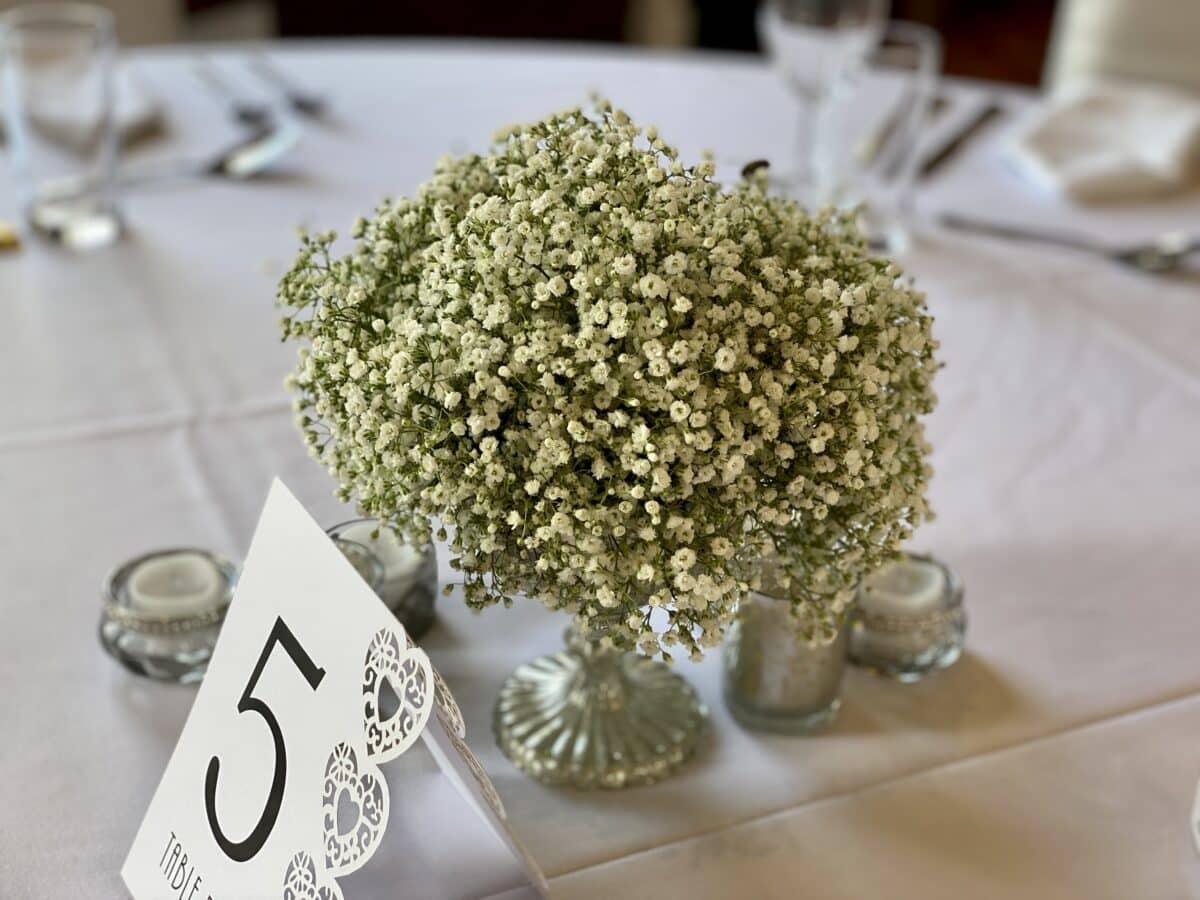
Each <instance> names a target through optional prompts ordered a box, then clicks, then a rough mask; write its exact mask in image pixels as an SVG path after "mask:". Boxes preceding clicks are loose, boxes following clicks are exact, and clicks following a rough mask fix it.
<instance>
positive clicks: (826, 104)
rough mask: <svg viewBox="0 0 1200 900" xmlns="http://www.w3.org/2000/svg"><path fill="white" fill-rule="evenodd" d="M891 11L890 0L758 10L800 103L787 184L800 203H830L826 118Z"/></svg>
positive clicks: (782, 2)
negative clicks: (822, 136)
mask: <svg viewBox="0 0 1200 900" xmlns="http://www.w3.org/2000/svg"><path fill="white" fill-rule="evenodd" d="M888 7H889V0H767V2H765V3H764V4H763V5H762V6H761V7H760V8H759V13H758V31H759V37H760V39H761V40H762V43H763V45H764V46H765V47H766V49H767V53H768V55H769V56H770V59H771V62H772V64H773V65H774V67H775V68H776V69H777V70H778V71H779V72H780V74H782V75H783V78H784V80H785V82H786V83H787V85H788V87H789V88H790V89H791V90H792V91H793V93H795V95H796V97H797V99H798V101H799V116H798V120H797V125H798V129H797V139H796V159H795V171H794V172H793V173H792V176H791V177H790V178H789V179H785V181H788V182H789V186H790V187H791V189H792V190H793V192H794V193H796V194H797V195H798V196H799V198H800V199H801V200H804V201H807V202H813V203H817V202H823V201H824V200H826V199H827V195H828V192H829V180H830V172H831V166H830V164H831V160H829V159H827V158H824V156H825V154H823V153H822V152H821V149H822V142H821V141H820V140H819V132H820V129H821V127H822V119H823V118H824V116H825V115H826V114H827V111H828V110H829V108H830V107H831V106H832V105H833V104H835V103H836V102H837V99H838V96H839V95H840V94H841V93H843V92H844V91H845V90H846V88H847V86H848V85H850V84H852V83H853V80H854V78H855V77H856V74H857V72H858V71H859V70H860V69H861V68H862V65H863V61H864V60H865V59H866V57H867V55H868V54H869V53H870V52H871V51H872V50H873V49H874V47H875V46H876V45H877V44H878V43H879V40H880V37H881V36H882V34H883V30H884V27H885V25H886V23H887V16H888Z"/></svg>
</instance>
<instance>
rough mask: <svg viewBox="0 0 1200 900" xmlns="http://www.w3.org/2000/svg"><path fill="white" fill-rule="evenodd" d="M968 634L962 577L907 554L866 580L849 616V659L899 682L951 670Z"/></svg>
mask: <svg viewBox="0 0 1200 900" xmlns="http://www.w3.org/2000/svg"><path fill="white" fill-rule="evenodd" d="M966 630H967V615H966V612H965V611H964V610H963V586H962V581H961V580H960V579H959V577H958V574H957V573H956V572H955V571H954V570H953V569H951V568H950V567H949V566H947V565H945V564H944V563H941V562H938V561H937V560H936V559H933V558H932V557H930V556H922V555H919V554H903V555H901V557H900V558H899V559H898V560H896V561H895V562H892V563H888V564H887V565H885V566H883V567H882V568H880V569H878V570H877V571H875V572H873V573H872V574H870V575H869V576H867V577H866V578H865V579H863V583H862V585H861V586H860V587H859V589H858V594H857V596H856V598H855V603H854V609H853V611H852V612H851V618H850V625H849V633H850V643H849V656H850V661H851V662H852V663H854V664H855V665H858V666H862V667H864V668H867V669H871V670H873V671H875V672H878V673H879V674H881V675H887V676H890V677H892V678H896V679H898V680H900V681H917V680H919V679H921V678H923V677H925V676H926V675H928V674H929V673H930V672H933V671H935V670H937V669H944V668H946V667H947V666H950V665H952V664H953V663H954V662H955V660H957V659H958V657H959V656H960V655H961V654H962V648H963V641H964V638H965V636H966Z"/></svg>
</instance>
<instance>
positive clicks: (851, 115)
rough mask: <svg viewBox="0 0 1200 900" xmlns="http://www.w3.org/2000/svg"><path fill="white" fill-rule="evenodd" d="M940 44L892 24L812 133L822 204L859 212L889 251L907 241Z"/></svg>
mask: <svg viewBox="0 0 1200 900" xmlns="http://www.w3.org/2000/svg"><path fill="white" fill-rule="evenodd" d="M941 67H942V42H941V38H940V37H939V36H938V33H937V32H936V31H934V30H933V29H932V28H929V27H927V26H925V25H918V24H915V23H912V22H892V23H891V24H889V25H888V26H887V28H886V30H885V31H884V32H883V34H882V38H881V41H880V43H879V45H878V46H877V47H876V48H875V49H874V50H872V51H871V52H870V53H869V54H868V55H867V58H866V60H865V62H864V65H863V66H862V69H861V71H860V72H859V74H858V77H857V78H855V80H854V82H853V84H846V85H844V86H843V94H842V95H841V97H840V98H839V103H837V104H836V105H835V106H832V107H830V108H829V109H828V110H827V114H826V116H825V119H824V121H823V127H822V129H821V131H820V134H819V135H818V138H817V139H818V141H819V143H820V144H821V149H820V153H819V155H820V156H821V158H822V159H825V160H828V162H829V165H828V167H827V169H826V172H825V179H826V181H825V184H826V190H827V195H826V196H825V197H824V198H823V200H824V201H825V202H828V203H833V204H835V205H837V206H841V207H845V208H854V207H858V209H859V220H860V224H861V225H862V227H863V229H864V230H865V231H866V232H867V234H868V235H870V237H871V239H872V242H873V243H874V244H876V245H877V246H882V247H884V248H885V249H886V250H887V251H888V252H890V253H903V252H904V251H905V250H907V249H908V246H909V243H910V237H911V236H910V230H911V224H912V219H913V216H912V206H913V190H912V188H913V180H914V177H915V175H916V169H917V166H918V163H919V155H918V150H919V149H920V146H921V142H922V138H923V136H924V134H925V131H926V129H927V127H928V124H929V121H930V119H931V117H932V116H933V115H934V111H935V108H937V104H938V103H939V102H940V101H938V100H937V91H938V79H939V74H940V72H941Z"/></svg>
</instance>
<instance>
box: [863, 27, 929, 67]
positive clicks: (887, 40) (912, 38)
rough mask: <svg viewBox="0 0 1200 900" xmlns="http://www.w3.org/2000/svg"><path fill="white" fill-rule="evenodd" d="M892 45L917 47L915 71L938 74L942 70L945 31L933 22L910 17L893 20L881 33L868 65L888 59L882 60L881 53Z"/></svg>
mask: <svg viewBox="0 0 1200 900" xmlns="http://www.w3.org/2000/svg"><path fill="white" fill-rule="evenodd" d="M889 49H911V50H915V51H916V64H915V65H914V66H912V69H913V71H917V72H921V73H924V74H927V75H936V74H938V73H940V72H941V70H942V57H943V55H944V53H945V42H944V41H943V40H942V34H941V32H940V31H938V30H937V29H936V28H934V27H933V26H932V25H926V24H925V23H923V22H910V21H908V20H907V19H893V20H891V21H889V22H888V23H887V24H886V25H885V26H884V28H883V31H882V32H881V33H880V35H879V42H878V43H877V44H876V45H875V47H873V48H872V49H871V52H870V53H868V54H867V65H868V66H869V67H870V66H875V65H879V64H880V63H881V62H884V63H886V60H879V59H878V57H879V56H880V55H881V54H886V53H887V51H888V50H889Z"/></svg>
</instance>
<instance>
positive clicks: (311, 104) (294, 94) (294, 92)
mask: <svg viewBox="0 0 1200 900" xmlns="http://www.w3.org/2000/svg"><path fill="white" fill-rule="evenodd" d="M246 65H247V67H248V68H249V69H250V71H251V72H253V73H254V74H255V75H257V76H258V77H259V78H260V79H262V80H263V81H265V82H266V83H267V84H269V85H271V87H273V88H275V89H276V90H278V91H279V92H280V93H281V94H282V95H283V99H284V100H286V101H287V104H288V106H290V107H291V108H292V109H293V110H295V111H296V112H297V113H299V114H300V115H302V116H308V117H309V118H313V119H317V118H320V117H321V116H323V115H324V114H325V112H326V103H325V98H324V97H322V96H320V95H319V94H316V93H313V92H312V91H308V90H305V89H304V88H302V87H300V86H298V85H297V84H296V83H295V82H294V81H292V80H291V78H289V77H288V76H287V75H285V74H284V73H283V72H282V71H280V69H279V67H278V66H276V65H275V64H274V63H273V62H271V60H270V59H268V58H267V56H266V55H264V54H262V53H259V54H257V55H255V56H254V57H252V58H251V59H250V60H249V61H248V62H247V63H246Z"/></svg>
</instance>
